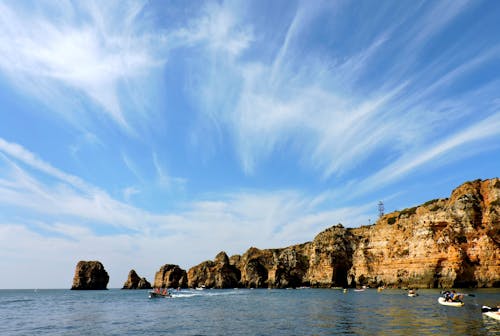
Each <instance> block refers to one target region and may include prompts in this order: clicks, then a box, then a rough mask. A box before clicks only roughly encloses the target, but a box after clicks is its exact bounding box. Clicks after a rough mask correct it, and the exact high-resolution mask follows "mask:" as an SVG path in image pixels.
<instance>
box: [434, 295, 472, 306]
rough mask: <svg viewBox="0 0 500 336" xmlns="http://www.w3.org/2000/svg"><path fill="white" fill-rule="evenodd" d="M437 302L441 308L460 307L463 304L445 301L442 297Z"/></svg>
mask: <svg viewBox="0 0 500 336" xmlns="http://www.w3.org/2000/svg"><path fill="white" fill-rule="evenodd" d="M438 302H439V304H442V305H443V306H452V307H462V306H463V305H464V304H465V303H463V302H462V301H446V299H445V298H444V297H440V298H439V299H438Z"/></svg>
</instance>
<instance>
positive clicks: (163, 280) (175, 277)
mask: <svg viewBox="0 0 500 336" xmlns="http://www.w3.org/2000/svg"><path fill="white" fill-rule="evenodd" d="M186 286H187V275H186V271H185V270H183V269H182V268H180V267H179V266H178V265H171V264H165V265H163V266H162V267H160V269H159V270H158V272H156V274H155V281H154V287H155V288H177V287H181V288H186Z"/></svg>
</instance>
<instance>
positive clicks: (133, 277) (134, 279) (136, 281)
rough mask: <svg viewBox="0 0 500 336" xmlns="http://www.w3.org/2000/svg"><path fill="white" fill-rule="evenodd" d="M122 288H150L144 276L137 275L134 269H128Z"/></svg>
mask: <svg viewBox="0 0 500 336" xmlns="http://www.w3.org/2000/svg"><path fill="white" fill-rule="evenodd" d="M122 289H151V284H150V283H149V282H148V280H146V278H141V277H139V275H137V273H136V272H135V270H130V272H129V273H128V277H127V281H125V283H124V284H123V288H122Z"/></svg>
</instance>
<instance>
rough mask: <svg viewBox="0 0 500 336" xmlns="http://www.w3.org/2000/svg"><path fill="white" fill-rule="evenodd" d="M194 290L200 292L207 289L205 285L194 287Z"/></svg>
mask: <svg viewBox="0 0 500 336" xmlns="http://www.w3.org/2000/svg"><path fill="white" fill-rule="evenodd" d="M195 289H196V290H199V291H201V290H205V289H207V287H205V285H201V286H199V287H196V288H195Z"/></svg>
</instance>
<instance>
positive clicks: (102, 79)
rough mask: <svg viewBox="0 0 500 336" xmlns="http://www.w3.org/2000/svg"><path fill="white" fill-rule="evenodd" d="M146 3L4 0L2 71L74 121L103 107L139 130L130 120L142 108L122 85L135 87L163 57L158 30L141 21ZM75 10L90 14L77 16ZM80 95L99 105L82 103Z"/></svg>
mask: <svg viewBox="0 0 500 336" xmlns="http://www.w3.org/2000/svg"><path fill="white" fill-rule="evenodd" d="M143 9H144V6H143V5H142V4H140V3H138V2H116V3H114V2H107V3H106V4H98V3H97V2H92V1H87V2H82V3H78V4H74V3H69V2H67V3H66V2H61V3H60V6H47V7H44V6H38V7H37V8H36V9H29V8H28V7H26V6H23V5H22V4H17V5H16V4H14V3H10V4H7V3H2V4H0V54H1V55H2V56H1V57H0V71H1V72H3V73H4V74H5V75H7V76H8V77H9V78H10V80H11V81H12V82H14V83H16V84H17V85H18V86H19V87H20V88H22V89H23V90H24V91H25V92H26V91H28V92H30V94H32V95H34V96H36V97H37V98H38V99H39V100H41V101H42V102H44V103H46V104H47V105H50V107H51V110H56V111H57V112H59V113H60V114H61V115H63V116H64V117H65V118H66V119H67V120H68V121H70V122H72V123H73V125H74V126H75V127H80V126H79V125H81V124H83V125H84V127H85V126H86V127H89V125H88V124H89V122H90V120H92V118H94V116H91V115H88V114H89V113H94V112H96V111H102V113H104V114H105V115H107V116H108V117H109V118H110V119H111V120H112V121H113V122H114V123H116V124H117V125H118V126H119V127H120V128H121V129H123V130H125V131H126V132H128V133H134V129H133V128H132V126H131V119H132V118H137V115H131V114H130V112H131V111H130V110H129V109H127V108H126V106H125V103H130V100H128V101H124V100H123V98H124V97H125V96H126V95H124V92H123V87H124V84H125V83H126V84H127V85H128V86H130V85H132V86H134V84H133V82H134V81H139V82H140V81H141V80H142V78H143V77H144V76H146V75H148V74H149V73H150V72H151V71H152V70H153V69H155V68H158V67H159V66H161V65H162V63H163V62H164V61H165V58H164V56H163V55H160V54H159V53H158V51H159V50H160V49H159V48H161V43H160V42H161V41H160V36H154V35H151V34H149V32H148V30H147V27H144V26H143V25H141V24H139V23H140V22H142V21H141V13H142V11H143ZM76 11H78V12H79V13H80V14H85V16H83V15H78V16H76V15H72V13H74V12H76ZM54 15H57V17H58V18H59V20H57V21H55V20H52V18H51V17H52V16H54ZM130 93H131V94H132V96H134V94H133V93H132V92H130ZM68 94H70V98H66V97H67V95H68ZM82 94H83V95H84V96H85V97H87V98H88V99H90V101H91V102H93V103H94V104H95V105H97V106H99V107H100V109H87V108H85V107H83V106H82V105H84V104H83V103H84V101H82V96H81V95H82ZM138 107H139V108H141V107H142V106H138ZM90 111H93V112H90ZM135 121H137V120H135Z"/></svg>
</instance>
